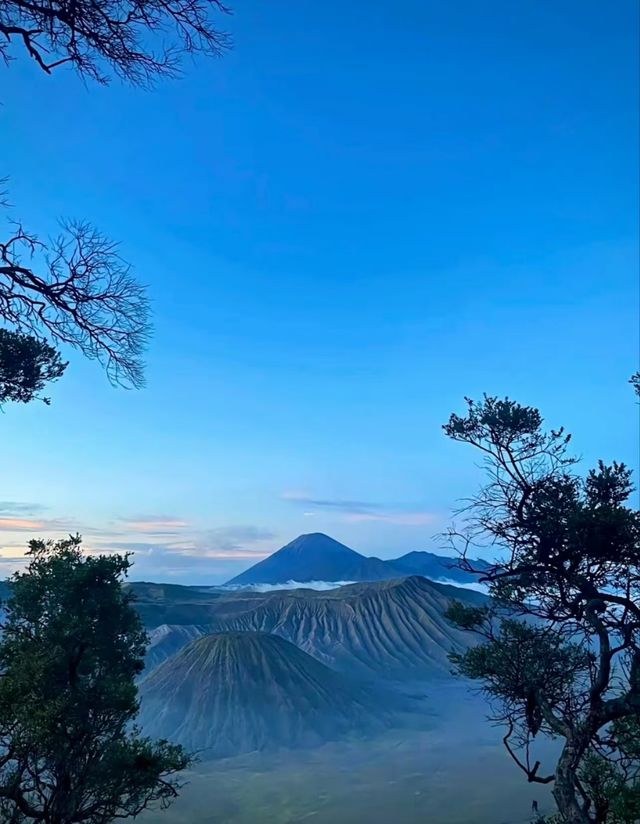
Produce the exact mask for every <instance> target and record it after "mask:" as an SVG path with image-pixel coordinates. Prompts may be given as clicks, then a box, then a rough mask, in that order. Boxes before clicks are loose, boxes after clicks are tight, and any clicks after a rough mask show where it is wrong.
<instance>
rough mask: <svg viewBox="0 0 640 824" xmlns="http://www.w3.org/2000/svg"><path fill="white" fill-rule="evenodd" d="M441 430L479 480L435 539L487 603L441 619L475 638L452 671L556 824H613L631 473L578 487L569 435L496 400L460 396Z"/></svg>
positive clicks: (632, 541) (595, 477) (593, 475)
mask: <svg viewBox="0 0 640 824" xmlns="http://www.w3.org/2000/svg"><path fill="white" fill-rule="evenodd" d="M444 429H445V432H446V434H447V435H448V436H449V437H451V438H452V439H453V440H456V441H461V442H464V443H468V444H471V445H472V446H474V447H475V448H477V449H478V450H480V452H481V453H482V454H483V455H484V459H485V465H486V469H487V475H488V483H487V484H486V485H485V486H484V487H483V488H482V489H481V490H480V492H479V493H478V494H477V495H476V496H475V497H474V498H473V499H472V500H471V501H469V502H468V505H467V507H466V508H465V509H464V510H463V516H464V526H463V528H462V529H461V530H457V529H455V528H454V529H452V530H451V531H450V532H449V539H450V541H451V542H452V544H453V545H454V547H455V548H456V549H457V550H458V552H459V554H460V565H461V566H462V568H463V569H465V570H467V571H469V572H475V573H476V574H477V575H478V576H479V578H480V579H481V580H483V581H484V582H485V583H486V584H487V585H488V587H489V590H490V594H491V595H492V602H493V606H492V608H490V609H489V610H484V611H478V610H471V611H470V610H469V609H467V608H462V607H461V606H459V605H456V606H454V608H452V610H451V611H450V614H449V617H450V619H451V620H453V621H454V622H456V623H458V624H459V625H460V626H463V627H465V628H466V629H471V630H473V631H475V632H477V633H479V635H480V636H481V637H482V638H483V643H481V644H480V645H479V646H478V647H476V648H474V649H471V650H470V651H468V652H467V653H465V654H464V655H461V656H453V660H454V663H455V665H456V667H457V669H458V671H459V672H460V673H461V674H464V675H466V676H468V677H471V678H474V679H477V680H479V681H480V682H481V684H482V689H483V690H484V692H485V693H486V695H487V696H488V697H489V699H490V701H491V703H492V706H493V710H494V713H493V718H494V720H496V721H498V722H500V723H502V724H504V725H505V727H506V730H507V732H506V735H505V738H504V741H505V745H506V747H507V749H508V751H509V753H510V754H511V756H512V757H513V758H514V760H515V761H516V763H517V764H518V765H519V766H520V767H521V769H522V770H523V771H524V772H525V774H526V775H527V779H528V780H529V781H530V782H540V783H551V782H553V783H554V796H555V799H556V802H557V805H558V809H559V811H560V814H561V816H562V820H564V821H567V822H572V824H587V822H599V823H600V822H603V823H604V822H614V821H615V822H618V820H619V821H621V822H622V821H623V820H625V819H623V818H619V819H616V818H615V817H612V816H614V810H615V809H618V808H619V807H620V804H622V802H621V801H620V802H616V803H617V804H618V808H616V807H615V805H613V803H611V804H609V805H608V806H606V808H605V806H603V803H602V799H601V797H602V796H603V794H606V793H611V792H613V789H614V788H615V794H616V797H618V798H628V799H633V797H634V795H633V794H634V792H635V789H634V788H635V786H636V785H635V783H634V782H635V780H636V779H635V778H634V776H633V772H632V769H631V767H630V765H631V763H632V760H633V759H632V758H631V756H630V755H629V745H628V743H627V744H623V736H622V734H621V730H623V729H627V727H625V725H629V724H631V727H630V729H633V730H636V731H637V726H634V725H635V724H636V722H637V719H638V718H639V717H640V515H639V513H638V511H637V510H634V509H633V508H631V507H630V506H629V505H628V502H629V499H630V497H631V495H632V492H633V485H632V481H631V472H630V470H629V469H628V468H627V467H626V466H624V464H620V463H616V462H613V463H612V464H611V465H606V464H604V463H603V462H599V463H598V466H597V467H596V468H595V469H592V470H590V471H589V472H588V474H587V475H586V477H580V476H579V475H577V474H576V472H575V470H574V467H575V464H576V459H575V458H573V457H572V456H571V455H569V454H568V445H569V443H570V436H569V435H567V434H565V432H564V430H562V429H559V430H555V431H554V430H551V431H549V432H545V431H544V429H543V419H542V416H541V414H540V412H539V411H538V410H537V409H534V408H532V407H527V406H521V405H520V404H517V403H515V402H514V401H512V400H510V399H508V398H506V399H503V400H501V399H497V398H492V397H485V398H484V399H483V400H482V401H481V402H480V403H476V402H474V401H472V400H469V399H467V413H466V415H464V416H459V415H452V416H451V418H450V419H449V422H448V423H447V424H446V425H445V427H444ZM478 549H482V550H484V551H489V550H490V551H492V552H493V553H494V554H495V555H496V562H495V565H494V566H492V567H490V568H489V569H488V570H487V569H483V570H480V569H476V568H474V565H473V562H472V561H471V560H469V558H470V557H471V552H472V551H473V554H474V555H475V554H477V551H478ZM539 734H542V735H547V736H551V737H556V738H561V739H563V742H564V743H563V749H562V753H561V755H560V757H559V759H558V762H557V764H556V765H555V767H554V769H553V770H551V771H547V773H546V774H541V772H540V767H541V765H540V763H539V762H538V761H535V762H534V763H532V762H531V760H530V745H531V744H532V742H533V740H534V739H535V737H536V736H537V735H539ZM628 739H629V735H628V734H627V736H626V740H627V742H628ZM625 746H626V747H627V752H626V754H625V751H624V747H625ZM603 764H605V765H606V769H604V768H603V766H602V765H603ZM594 765H596V766H594ZM623 767H624V769H623ZM596 775H598V776H600V778H601V779H602V786H599V785H597V784H596V782H595V778H594V777H595V776H596ZM607 776H608V777H607ZM616 782H617V783H616ZM622 788H624V792H622ZM599 799H600V800H599ZM625 803H626V802H625ZM631 803H632V801H631V800H628V804H631ZM615 815H622V813H620V812H618V813H615Z"/></svg>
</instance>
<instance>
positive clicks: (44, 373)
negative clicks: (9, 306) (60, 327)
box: [0, 329, 67, 405]
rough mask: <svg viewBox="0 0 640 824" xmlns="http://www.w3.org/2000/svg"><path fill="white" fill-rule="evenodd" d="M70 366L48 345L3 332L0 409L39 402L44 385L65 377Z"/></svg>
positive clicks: (20, 335) (0, 340) (7, 331)
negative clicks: (1, 406) (8, 403)
mask: <svg viewBox="0 0 640 824" xmlns="http://www.w3.org/2000/svg"><path fill="white" fill-rule="evenodd" d="M66 367H67V364H66V363H64V362H63V361H62V359H61V358H60V355H59V353H58V352H56V350H55V349H54V348H53V347H52V346H49V344H48V343H46V341H42V340H39V339H38V338H36V337H34V336H33V335H22V334H20V333H19V332H10V331H9V330H7V329H0V405H1V404H3V403H5V402H6V401H18V402H20V403H28V402H29V401H31V400H33V399H34V398H39V399H40V400H42V401H44V402H45V403H49V398H45V397H41V396H39V395H38V392H40V391H41V390H42V389H43V387H44V385H45V384H46V383H47V382H49V381H55V380H57V379H58V378H59V377H61V376H62V374H63V373H64V370H65V369H66Z"/></svg>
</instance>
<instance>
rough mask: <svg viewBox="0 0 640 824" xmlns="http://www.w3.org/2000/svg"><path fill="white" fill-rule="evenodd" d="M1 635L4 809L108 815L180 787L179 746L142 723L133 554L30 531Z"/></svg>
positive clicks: (59, 818)
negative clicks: (92, 550)
mask: <svg viewBox="0 0 640 824" xmlns="http://www.w3.org/2000/svg"><path fill="white" fill-rule="evenodd" d="M28 557H29V565H28V567H27V570H26V572H24V573H16V574H15V575H14V576H13V578H12V579H11V587H12V595H11V598H10V600H9V602H8V616H7V619H6V622H5V625H4V632H3V637H2V641H1V642H0V670H1V672H2V677H1V678H0V803H1V804H2V806H0V810H2V812H3V813H4V816H5V819H3V820H9V821H14V822H17V821H23V820H28V821H42V822H46V823H47V824H75V823H76V822H87V824H106V822H109V821H112V820H114V819H115V818H127V817H129V816H134V815H137V814H138V813H139V812H141V811H142V810H143V809H145V808H146V807H147V806H148V805H150V804H152V803H154V802H157V803H158V804H159V805H160V806H166V805H167V804H169V803H170V802H171V800H172V799H173V798H174V797H175V796H176V794H177V791H178V789H179V786H180V785H179V783H178V782H177V780H176V774H177V773H178V772H179V771H180V770H183V769H184V768H185V767H186V766H187V765H188V764H189V761H190V759H189V757H188V756H187V755H186V753H185V752H184V751H183V750H182V748H181V747H178V746H175V745H172V744H169V743H168V742H166V741H155V742H154V741H151V740H150V739H147V738H143V737H141V736H140V735H139V732H138V730H137V729H136V727H135V724H134V722H135V717H136V715H137V712H138V700H137V689H136V685H135V680H134V679H135V677H136V676H137V675H138V674H139V673H140V672H141V670H142V667H143V660H142V657H143V655H144V650H145V645H146V641H147V638H146V635H145V632H144V630H143V628H142V625H141V622H140V619H139V617H138V615H137V613H136V611H135V610H134V609H133V607H132V606H131V603H130V600H131V598H130V595H129V594H128V593H127V591H126V590H125V589H124V588H123V587H122V586H121V580H122V576H123V575H125V574H126V572H127V569H128V568H129V560H128V558H127V557H126V556H120V555H111V556H91V555H90V556H87V557H83V555H82V553H81V549H80V538H79V537H78V536H76V537H70V538H69V539H67V540H64V541H59V542H57V543H52V542H46V543H45V542H42V541H32V542H31V543H30V549H29V553H28Z"/></svg>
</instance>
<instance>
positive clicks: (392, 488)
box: [0, 0, 639, 583]
mask: <svg viewBox="0 0 640 824" xmlns="http://www.w3.org/2000/svg"><path fill="white" fill-rule="evenodd" d="M235 5H236V6H237V7H236V10H235V14H234V15H233V17H231V18H229V19H228V20H226V21H224V25H226V27H227V28H228V29H229V30H230V31H231V32H232V34H233V37H234V40H235V48H234V50H233V52H232V53H230V54H228V55H227V56H226V57H224V58H223V59H221V60H210V61H206V60H199V61H197V62H196V63H189V64H188V65H187V66H186V67H185V68H186V72H185V76H184V78H183V79H182V80H180V81H170V82H163V83H161V84H160V85H159V86H158V88H157V89H156V90H154V91H152V92H146V91H143V90H140V89H132V88H129V87H125V86H122V85H121V84H119V83H117V82H114V83H113V84H112V85H111V86H110V87H108V88H102V87H97V86H95V85H93V84H87V85H83V83H82V82H81V81H80V80H79V79H78V78H76V77H75V76H74V75H73V74H72V73H71V72H69V71H67V70H66V69H60V70H58V71H57V72H56V73H55V75H54V76H53V77H46V76H45V75H43V74H42V73H39V72H38V71H37V69H36V68H35V66H33V65H30V63H29V62H27V61H26V60H25V59H21V60H18V61H16V62H14V63H13V64H12V65H11V66H10V68H8V69H7V68H4V67H0V78H1V79H2V80H1V84H0V90H1V91H0V99H1V100H2V103H3V105H2V107H1V108H0V123H1V128H0V157H1V158H2V173H6V174H8V175H10V182H9V188H10V199H11V202H12V204H13V206H14V208H13V215H14V216H15V217H20V218H22V219H23V220H24V221H25V223H26V224H27V226H29V227H30V228H31V229H33V230H35V231H38V232H39V233H41V234H43V235H46V234H47V233H49V232H51V231H54V230H55V227H56V219H57V218H58V217H59V216H66V217H72V218H73V217H84V218H90V219H91V220H92V221H93V222H94V223H96V224H97V225H98V226H99V227H100V228H101V229H102V230H103V231H104V232H106V233H108V234H109V235H110V236H112V237H114V238H116V239H118V240H120V241H121V243H122V247H121V248H122V253H123V255H124V256H125V257H126V258H127V259H128V260H130V261H131V262H132V263H133V264H134V267H135V271H136V273H137V275H138V277H139V278H140V279H141V280H142V281H144V282H145V283H147V284H148V285H149V290H150V295H151V299H152V301H153V308H154V323H155V336H154V338H153V341H152V344H151V347H150V349H149V353H148V387H147V388H146V389H145V390H143V391H140V392H127V391H123V390H116V389H113V388H112V387H110V386H109V384H108V382H107V380H106V377H105V376H104V374H103V373H102V372H101V370H100V369H99V367H98V366H97V365H96V364H93V363H90V362H86V361H83V359H82V357H81V356H79V355H73V356H72V358H71V366H70V367H69V369H68V371H67V375H66V376H65V377H64V379H63V380H62V381H60V382H59V383H58V384H57V385H56V386H55V388H54V389H53V391H52V392H50V393H49V394H51V395H52V397H53V404H52V406H51V407H45V406H44V405H42V404H37V403H34V404H31V405H30V406H28V407H21V406H17V405H13V406H7V407H6V408H5V409H4V414H3V415H2V420H1V421H0V425H1V426H2V427H3V429H4V435H3V448H2V468H3V471H2V475H1V477H0V499H1V500H0V532H1V538H2V547H3V548H2V549H1V550H0V557H1V558H2V561H1V562H0V569H1V570H3V571H5V572H9V571H10V570H11V569H13V568H15V567H16V566H17V565H19V564H20V559H21V556H22V554H23V547H24V544H25V542H26V540H27V539H28V538H30V537H32V536H33V535H61V534H64V533H65V532H67V531H70V530H71V531H75V530H76V529H78V530H80V531H81V532H82V533H83V534H84V535H85V538H86V541H87V544H88V545H89V546H90V547H92V548H102V549H107V548H111V549H114V548H118V549H126V548H131V549H134V550H136V551H137V561H136V569H135V573H134V576H133V577H134V578H138V579H139V578H146V579H150V578H151V579H155V580H174V581H176V582H185V583H193V582H203V583H213V582H218V581H221V580H224V579H226V578H228V577H230V576H231V575H233V574H235V573H236V572H238V571H240V570H241V569H242V568H244V567H246V566H248V565H249V564H250V563H252V562H253V561H254V560H257V559H259V558H261V557H263V556H264V555H265V554H267V553H269V552H270V551H272V550H273V549H275V548H277V547H279V546H281V545H282V544H283V543H286V542H287V541H289V540H290V539H292V538H293V537H295V536H296V535H297V534H299V533H301V532H310V531H325V532H328V533H329V534H331V535H332V536H334V537H336V538H338V539H340V540H343V541H344V542H346V543H348V544H349V545H351V546H353V547H354V548H355V549H358V550H360V551H363V552H365V553H367V554H374V553H375V554H378V555H380V556H382V557H392V556H394V555H397V554H400V553H401V552H405V551H408V550H410V549H426V548H431V549H434V548H436V549H437V548H438V543H437V541H434V539H433V536H434V534H436V533H437V532H438V531H439V530H440V529H442V527H443V526H445V525H446V523H447V522H448V520H449V518H450V517H451V511H452V509H454V508H455V506H456V503H457V501H458V500H459V499H460V498H462V497H464V496H466V495H469V494H470V493H472V492H473V490H474V489H475V487H476V486H477V483H478V480H479V473H478V470H477V468H476V467H475V465H474V464H475V462H476V460H477V456H475V455H474V454H473V453H472V452H471V451H470V450H469V449H468V448H465V447H463V446H460V445H457V444H453V443H450V442H448V441H447V440H446V439H445V437H444V436H443V434H442V431H441V424H442V423H443V422H444V421H445V420H446V418H447V417H448V415H449V413H450V412H451V411H453V410H461V408H462V399H463V396H465V395H471V396H478V395H479V394H481V393H482V392H483V391H487V392H489V393H495V394H501V395H503V394H509V395H510V396H511V397H514V398H516V399H518V400H520V401H521V402H525V403H530V404H533V405H536V406H538V407H540V408H541V410H542V411H543V413H544V415H545V417H546V419H547V420H548V421H549V423H550V424H551V425H560V424H564V425H565V426H566V427H567V428H568V429H569V430H570V431H572V432H573V433H574V439H575V444H576V448H577V450H578V451H579V452H580V453H581V454H582V455H583V456H584V460H585V465H588V464H589V463H592V462H593V461H595V460H597V459H598V458H599V457H602V458H604V459H608V460H611V459H612V458H618V459H623V460H626V461H627V462H629V463H631V464H632V465H634V466H635V465H637V463H638V407H637V406H636V405H635V404H634V400H633V395H632V393H631V390H630V388H629V385H628V383H627V380H628V378H629V375H630V374H631V373H632V372H633V371H634V370H635V369H636V368H637V367H638V301H639V296H638V232H637V230H638V156H637V140H638V8H639V7H638V4H637V2H636V0H616V2H615V3H603V2H602V0H561V2H551V0H543V1H542V2H540V0H522V1H521V2H517V3H513V2H512V1H511V0H487V2H475V0H462V1H461V2H456V3H452V2H450V0H431V1H430V2H424V0H401V2H398V3H395V4H393V5H391V6H390V5H389V4H388V3H382V2H377V1H374V2H366V3H365V2H361V0H352V1H351V2H349V3H338V2H334V0H329V2H327V3H323V4H318V3H317V2H311V0H297V2H295V3H280V4H278V3H263V2H261V3H258V2H254V0H245V2H242V3H240V2H238V3H237V4H235Z"/></svg>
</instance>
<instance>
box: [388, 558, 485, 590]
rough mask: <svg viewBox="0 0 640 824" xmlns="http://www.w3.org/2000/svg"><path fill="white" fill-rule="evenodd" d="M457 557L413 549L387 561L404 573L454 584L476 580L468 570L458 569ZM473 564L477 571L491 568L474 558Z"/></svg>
mask: <svg viewBox="0 0 640 824" xmlns="http://www.w3.org/2000/svg"><path fill="white" fill-rule="evenodd" d="M458 562H459V559H458V558H452V557H449V556H446V555H436V554H435V553H433V552H425V551H415V552H408V553H407V554H406V555H402V556H401V557H400V558H394V559H393V560H392V561H389V562H388V563H390V564H391V565H392V566H393V568H394V569H398V570H400V571H401V572H404V573H405V575H424V577H425V578H430V579H431V580H433V581H438V580H443V579H446V580H447V581H451V582H453V583H456V584H469V583H472V582H473V581H477V578H476V577H475V576H473V575H471V573H469V572H465V570H463V569H460V567H459V566H458ZM473 566H474V567H475V568H476V569H477V570H479V571H486V570H489V569H491V564H488V563H487V562H486V561H482V560H480V559H476V560H474V561H473Z"/></svg>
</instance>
